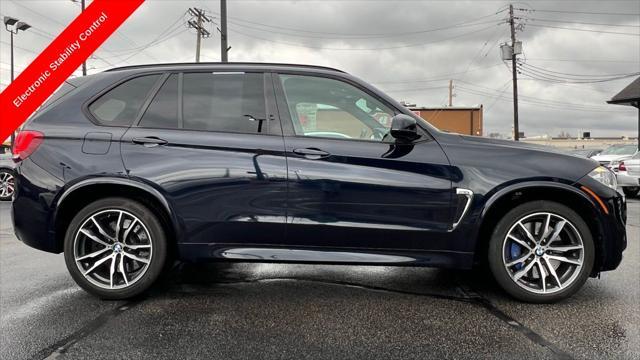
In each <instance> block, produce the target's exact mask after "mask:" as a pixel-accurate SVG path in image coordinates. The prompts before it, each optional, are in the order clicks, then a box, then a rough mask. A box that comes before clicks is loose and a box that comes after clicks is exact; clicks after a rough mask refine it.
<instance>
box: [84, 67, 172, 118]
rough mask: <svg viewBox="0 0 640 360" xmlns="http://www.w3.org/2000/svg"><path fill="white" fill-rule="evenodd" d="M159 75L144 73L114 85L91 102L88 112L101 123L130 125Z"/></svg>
mask: <svg viewBox="0 0 640 360" xmlns="http://www.w3.org/2000/svg"><path fill="white" fill-rule="evenodd" d="M160 76H161V75H159V74H156V75H144V76H140V77H136V78H133V79H131V80H128V81H126V82H124V83H122V84H120V85H118V86H116V87H115V88H113V89H111V90H109V91H108V92H107V93H105V94H104V95H102V96H100V97H99V98H98V99H97V100H95V101H94V102H93V103H91V105H89V112H91V114H92V115H93V116H94V117H95V119H96V120H97V121H98V122H99V123H100V124H101V125H109V126H129V125H131V123H132V122H133V121H134V120H135V118H136V116H137V115H138V113H139V111H140V108H141V107H142V104H143V103H144V101H145V99H146V98H147V96H148V95H149V92H150V91H151V89H152V88H153V85H155V83H156V81H158V79H159V78H160Z"/></svg>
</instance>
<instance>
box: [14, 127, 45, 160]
mask: <svg viewBox="0 0 640 360" xmlns="http://www.w3.org/2000/svg"><path fill="white" fill-rule="evenodd" d="M43 140H44V134H43V133H41V132H40V131H34V130H23V131H20V132H19V133H18V136H16V141H15V142H14V143H13V161H15V162H20V161H22V160H24V159H26V158H28V157H29V155H31V154H33V152H34V151H36V149H37V148H38V146H40V144H42V141H43Z"/></svg>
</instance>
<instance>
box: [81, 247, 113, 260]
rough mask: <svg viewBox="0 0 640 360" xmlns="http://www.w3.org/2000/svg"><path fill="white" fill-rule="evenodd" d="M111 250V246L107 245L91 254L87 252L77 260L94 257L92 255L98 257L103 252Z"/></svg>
mask: <svg viewBox="0 0 640 360" xmlns="http://www.w3.org/2000/svg"><path fill="white" fill-rule="evenodd" d="M109 250H111V248H110V247H105V248H104V249H102V250H98V251H95V252H92V253H91V254H87V255H84V256H81V257H79V258H77V259H76V261H82V260H84V259H89V258H92V257H96V256H98V255H100V254H102V253H103V252H105V251H109Z"/></svg>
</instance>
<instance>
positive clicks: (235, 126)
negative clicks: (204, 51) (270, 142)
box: [182, 73, 268, 133]
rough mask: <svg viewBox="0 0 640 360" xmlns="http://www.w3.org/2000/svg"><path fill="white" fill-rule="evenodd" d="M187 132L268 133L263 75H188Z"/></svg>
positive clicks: (185, 93)
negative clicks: (188, 130)
mask: <svg viewBox="0 0 640 360" xmlns="http://www.w3.org/2000/svg"><path fill="white" fill-rule="evenodd" d="M182 106H183V110H182V116H183V123H184V128H185V129H192V130H209V131H225V132H240V133H257V132H266V131H267V128H268V127H267V126H266V125H267V124H266V123H264V121H265V118H266V115H265V100H264V84H263V75H262V74H240V73H226V74H225V73H185V74H184V82H183V105H182Z"/></svg>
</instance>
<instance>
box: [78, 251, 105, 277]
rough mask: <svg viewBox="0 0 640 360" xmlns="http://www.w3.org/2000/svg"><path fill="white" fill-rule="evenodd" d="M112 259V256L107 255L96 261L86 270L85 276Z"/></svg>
mask: <svg viewBox="0 0 640 360" xmlns="http://www.w3.org/2000/svg"><path fill="white" fill-rule="evenodd" d="M109 259H111V256H105V257H103V258H102V259H100V260H98V261H96V262H95V263H94V264H93V266H92V267H90V268H89V270H87V271H85V272H84V274H83V275H84V276H87V275H88V274H90V273H91V272H92V271H93V270H95V269H97V268H98V266H100V265H102V264H104V263H105V262H107V260H109Z"/></svg>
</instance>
